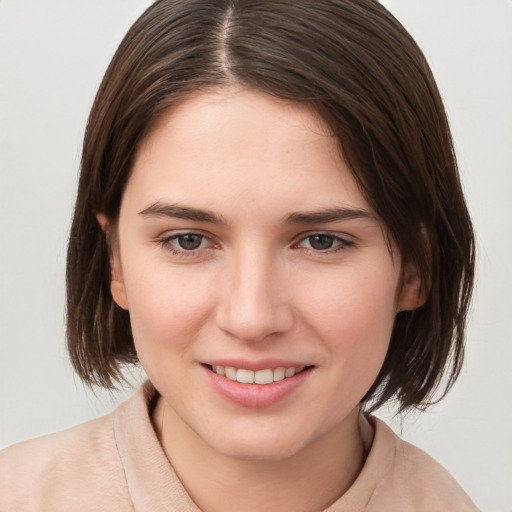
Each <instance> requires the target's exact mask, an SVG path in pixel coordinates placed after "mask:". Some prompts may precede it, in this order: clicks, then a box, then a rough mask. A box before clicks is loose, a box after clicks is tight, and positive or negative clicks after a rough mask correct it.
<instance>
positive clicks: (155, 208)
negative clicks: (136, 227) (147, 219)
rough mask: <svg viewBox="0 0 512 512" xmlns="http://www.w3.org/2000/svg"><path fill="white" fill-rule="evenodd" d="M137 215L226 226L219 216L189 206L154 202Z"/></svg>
mask: <svg viewBox="0 0 512 512" xmlns="http://www.w3.org/2000/svg"><path fill="white" fill-rule="evenodd" d="M139 215H148V216H155V217H174V218H177V219H185V220H192V221H196V222H209V223H211V224H227V222H226V221H225V220H224V219H223V218H222V217H220V216H218V215H216V214H215V213H213V212H211V211H208V210H201V209H198V208H191V207H189V206H179V205H177V204H163V203H160V202H156V203H154V204H152V205H151V206H149V207H148V208H145V209H144V210H142V211H141V212H139Z"/></svg>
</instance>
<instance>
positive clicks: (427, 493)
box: [367, 418, 478, 512]
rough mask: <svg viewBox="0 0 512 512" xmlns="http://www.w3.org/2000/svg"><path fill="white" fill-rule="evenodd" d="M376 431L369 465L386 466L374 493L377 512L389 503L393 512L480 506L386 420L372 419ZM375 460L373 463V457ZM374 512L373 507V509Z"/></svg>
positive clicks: (469, 510) (468, 510) (467, 510)
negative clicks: (397, 511)
mask: <svg viewBox="0 0 512 512" xmlns="http://www.w3.org/2000/svg"><path fill="white" fill-rule="evenodd" d="M370 421H371V422H372V423H373V426H374V429H375V438H374V445H373V446H372V449H371V452H370V456H369V458H368V461H367V462H368V464H373V465H374V466H375V465H380V466H381V467H382V466H384V467H387V469H386V471H385V472H382V473H377V474H379V478H378V481H377V483H376V487H375V491H374V499H375V504H376V505H377V503H378V504H379V505H378V506H377V508H375V510H384V509H385V508H382V507H383V504H387V503H389V505H390V506H392V507H393V510H404V511H405V510H407V511H418V512H420V511H426V510H429V511H440V512H441V511H447V512H448V511H450V512H459V511H460V512H474V511H477V510H478V509H477V507H476V506H475V505H474V503H473V502H472V501H471V499H470V498H469V497H468V495H467V494H466V493H465V492H464V490H463V489H462V488H461V487H460V485H459V484H458V483H457V482H456V481H455V479H454V478H453V477H452V476H451V475H450V474H449V473H448V471H447V470H446V469H445V468H444V467H443V466H441V464H439V463H438V462H437V461H436V460H434V459H433V458H432V457H430V456H429V455H428V454H426V453H425V452H424V451H423V450H421V449H420V448H418V447H416V446H413V445H412V444H410V443H408V442H406V441H403V440H402V439H400V438H399V437H398V436H397V435H396V434H395V433H394V432H393V431H392V430H391V428H389V427H388V426H387V425H386V424H385V423H384V422H383V421H381V420H379V419H377V418H371V420H370ZM372 457H373V460H371V458H372ZM370 510H373V508H370Z"/></svg>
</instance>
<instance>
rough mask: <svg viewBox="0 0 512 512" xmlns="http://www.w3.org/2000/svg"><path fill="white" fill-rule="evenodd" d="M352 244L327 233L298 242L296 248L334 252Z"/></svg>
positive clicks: (314, 235) (316, 234)
mask: <svg viewBox="0 0 512 512" xmlns="http://www.w3.org/2000/svg"><path fill="white" fill-rule="evenodd" d="M352 244H353V242H351V241H349V240H345V239H343V238H340V237H339V236H336V235H331V234H329V233H314V234H312V235H308V236H307V237H305V238H303V239H302V240H300V242H299V243H298V244H297V246H298V247H301V248H304V249H310V250H313V251H316V252H334V251H337V250H340V249H344V248H345V247H348V246H350V245H352Z"/></svg>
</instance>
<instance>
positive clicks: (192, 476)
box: [153, 398, 365, 512]
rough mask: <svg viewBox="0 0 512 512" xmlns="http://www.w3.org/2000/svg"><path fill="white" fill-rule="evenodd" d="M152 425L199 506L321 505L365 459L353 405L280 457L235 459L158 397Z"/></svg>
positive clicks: (211, 511) (247, 510)
mask: <svg viewBox="0 0 512 512" xmlns="http://www.w3.org/2000/svg"><path fill="white" fill-rule="evenodd" d="M153 425H154V428H155V431H156V433H157V436H158V438H159V440H160V443H161V444H162V447H163V449H164V451H165V453H166V455H167V458H168V459H169V460H170V461H171V462H172V466H173V468H174V470H175V472H176V474H177V475H178V477H179V479H180V481H181V482H182V484H183V485H184V487H185V488H186V490H187V492H188V493H189V495H190V496H191V498H192V500H193V501H194V502H195V503H196V505H197V506H198V507H199V508H200V509H201V510H202V511H204V512H232V511H240V510H243V511H244V512H253V511H261V510H265V511H268V512H272V511H274V510H275V511H281V510H293V511H296V512H310V511H311V510H324V509H325V508H327V507H328V506H329V505H331V504H332V503H334V502H335V501H336V500H337V499H338V498H339V497H340V496H342V495H343V494H344V493H345V492H346V491H347V489H348V488H349V487H350V486H351V484H352V483H353V482H354V480H355V479H356V477H357V476H358V474H359V473H360V471H361V469H362V466H363V464H364V460H365V448H364V443H363V439H362V435H361V429H360V422H359V411H358V410H354V411H352V412H351V413H350V415H349V417H347V418H346V421H344V422H343V425H342V427H340V428H339V429H334V430H332V431H330V432H328V433H327V434H325V435H324V436H322V437H321V438H319V439H317V440H315V441H314V442H313V443H311V444H309V445H308V446H307V447H305V448H304V449H302V450H301V451H300V452H298V453H296V454H294V455H293V456H291V457H288V458H286V459H284V460H240V459H236V458H232V457H227V456H225V455H223V454H220V453H218V452H217V451H215V450H214V449H213V448H212V447H210V446H209V445H207V444H206V443H205V442H204V441H203V440H202V439H201V438H200V437H199V436H197V434H195V432H193V431H192V430H191V429H190V428H189V427H188V426H187V425H186V424H185V423H183V422H182V421H181V419H180V418H179V417H178V416H177V415H176V414H175V413H174V411H173V409H172V408H171V407H169V406H168V405H167V404H166V403H165V401H164V400H163V399H162V398H160V399H159V401H158V403H157V406H156V408H155V409H154V412H153Z"/></svg>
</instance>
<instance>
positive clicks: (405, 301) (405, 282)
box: [397, 264, 428, 312]
mask: <svg viewBox="0 0 512 512" xmlns="http://www.w3.org/2000/svg"><path fill="white" fill-rule="evenodd" d="M427 294H428V291H427V290H425V286H423V283H422V280H421V277H420V274H419V272H418V271H417V269H416V267H414V266H413V265H411V264H406V265H405V266H404V269H403V274H402V280H401V289H400V290H399V293H398V301H397V312H400V311H413V310H415V309H417V308H419V307H420V306H423V304H425V301H426V300H427Z"/></svg>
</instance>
